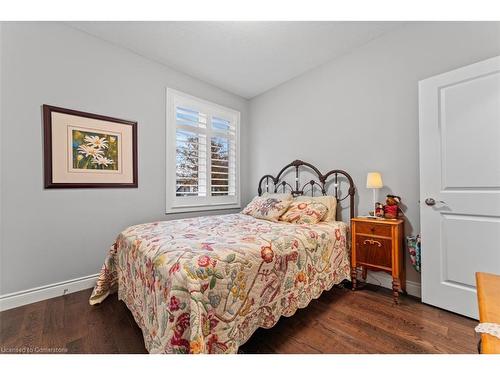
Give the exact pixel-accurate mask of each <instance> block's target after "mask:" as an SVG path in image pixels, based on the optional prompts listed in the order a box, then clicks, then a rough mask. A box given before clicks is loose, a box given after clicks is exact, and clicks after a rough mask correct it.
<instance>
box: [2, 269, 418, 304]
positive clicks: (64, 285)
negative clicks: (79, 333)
mask: <svg viewBox="0 0 500 375" xmlns="http://www.w3.org/2000/svg"><path fill="white" fill-rule="evenodd" d="M98 276H99V274H95V275H89V276H84V277H79V278H77V279H73V280H67V281H62V282H59V283H55V284H50V285H44V286H40V287H38V288H32V289H28V290H23V291H20V292H15V293H10V294H4V295H2V296H0V311H4V310H9V309H13V308H15V307H19V306H23V305H28V304H30V303H34V302H38V301H43V300H46V299H49V298H54V297H59V296H62V295H65V294H70V293H74V292H78V291H80V290H84V289H89V288H92V287H94V286H95V283H96V281H97V277H98ZM366 282H367V283H370V284H374V285H380V286H382V287H384V288H389V289H392V277H391V276H390V275H388V274H386V273H384V272H368V276H367V278H366ZM406 292H407V293H408V294H410V295H412V296H415V297H418V298H421V296H422V294H421V286H420V283H417V282H414V281H406Z"/></svg>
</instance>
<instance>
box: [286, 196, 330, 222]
mask: <svg viewBox="0 0 500 375" xmlns="http://www.w3.org/2000/svg"><path fill="white" fill-rule="evenodd" d="M294 200H295V201H299V202H310V201H313V202H319V203H323V204H324V205H325V206H326V207H328V212H327V213H326V215H325V217H323V219H322V220H321V221H335V219H336V216H337V198H335V197H334V196H333V195H320V196H317V197H307V196H299V197H296V198H295V199H294Z"/></svg>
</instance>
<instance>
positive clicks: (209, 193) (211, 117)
mask: <svg viewBox="0 0 500 375" xmlns="http://www.w3.org/2000/svg"><path fill="white" fill-rule="evenodd" d="M239 119H240V113H239V112H237V111H235V110H232V109H229V108H225V107H222V106H219V105H217V104H214V103H210V102H207V101H205V100H202V99H198V98H194V97H192V96H190V95H187V94H183V93H181V92H178V91H175V90H171V89H167V212H182V211H195V210H205V209H220V208H232V207H238V206H239V171H238V165H239V149H238V147H239V137H238V136H239V128H238V127H239Z"/></svg>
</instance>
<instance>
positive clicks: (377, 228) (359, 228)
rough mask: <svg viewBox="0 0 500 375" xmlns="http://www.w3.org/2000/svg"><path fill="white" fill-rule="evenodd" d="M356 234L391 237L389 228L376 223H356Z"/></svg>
mask: <svg viewBox="0 0 500 375" xmlns="http://www.w3.org/2000/svg"><path fill="white" fill-rule="evenodd" d="M356 233H358V234H359V233H362V234H371V235H375V236H384V237H391V235H392V233H391V226H390V225H384V224H376V223H363V222H357V223H356Z"/></svg>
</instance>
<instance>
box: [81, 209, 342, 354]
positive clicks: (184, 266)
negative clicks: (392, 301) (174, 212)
mask: <svg viewBox="0 0 500 375" xmlns="http://www.w3.org/2000/svg"><path fill="white" fill-rule="evenodd" d="M346 232H347V225H346V224H345V223H342V222H332V223H324V222H321V223H318V224H315V225H307V224H301V225H299V224H290V223H282V222H277V223H276V222H270V221H265V220H260V219H255V218H253V217H251V216H247V215H243V214H232V215H219V216H207V217H198V218H193V219H182V220H173V221H163V222H155V223H148V224H141V225H136V226H132V227H130V228H127V229H126V230H125V231H123V232H122V233H120V234H119V236H118V238H117V239H116V242H115V244H114V245H113V246H112V247H111V249H110V250H109V253H108V255H107V257H106V260H105V262H104V265H103V267H102V270H101V273H100V276H99V279H98V281H97V285H96V287H95V288H94V291H93V292H92V295H91V297H90V304H96V303H100V302H101V301H103V300H104V299H105V298H106V297H107V296H108V295H109V294H110V293H113V292H116V291H118V298H119V299H121V300H123V301H124V302H125V303H126V305H127V306H128V308H129V309H130V311H131V312H132V314H133V316H134V318H135V320H136V322H137V324H138V325H139V326H140V327H141V329H142V332H143V335H144V341H145V344H146V349H147V350H148V351H149V352H150V353H236V352H237V351H238V347H239V346H240V345H242V344H243V343H244V342H245V341H246V340H247V339H248V338H249V337H250V336H251V335H252V333H253V332H254V331H255V330H256V329H257V328H259V327H264V328H270V327H272V326H273V325H274V324H275V323H276V322H277V321H278V319H279V318H280V316H282V315H284V316H291V315H293V314H294V313H295V311H296V310H297V308H299V307H300V308H302V307H305V306H307V304H308V303H309V302H310V301H311V299H313V298H317V297H319V295H320V294H321V292H322V291H323V290H328V289H330V288H331V287H332V286H333V285H334V284H337V283H339V282H341V281H343V280H344V279H350V276H349V254H348V251H347V247H348V245H347V244H346ZM110 318H111V319H112V317H110Z"/></svg>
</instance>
